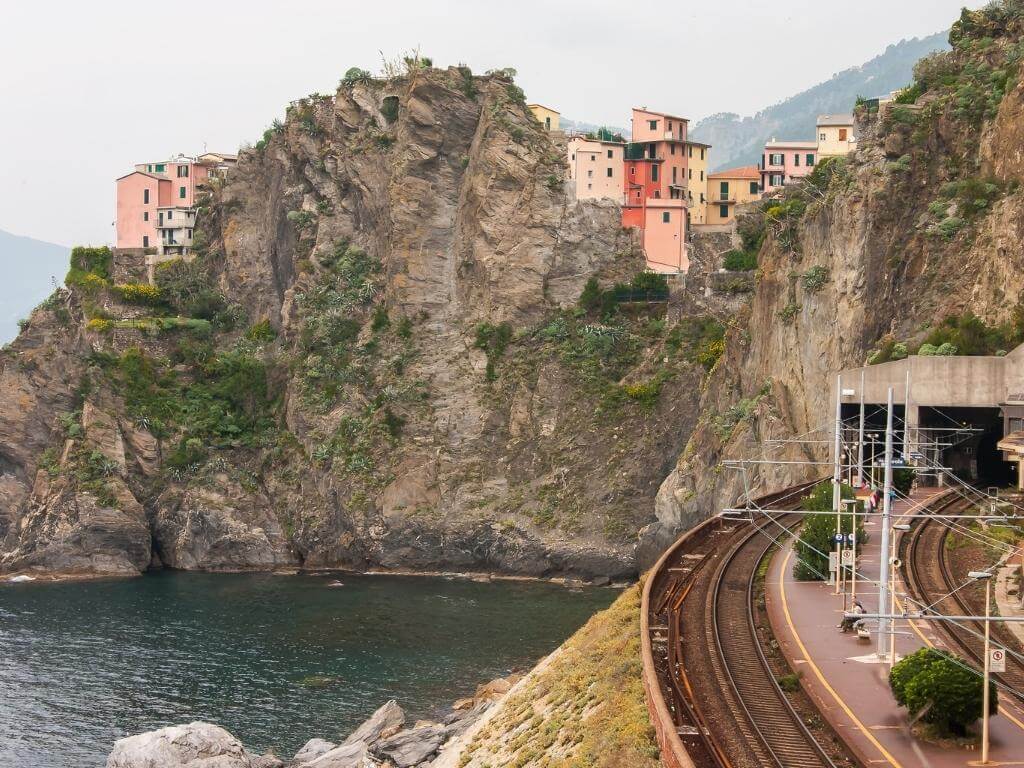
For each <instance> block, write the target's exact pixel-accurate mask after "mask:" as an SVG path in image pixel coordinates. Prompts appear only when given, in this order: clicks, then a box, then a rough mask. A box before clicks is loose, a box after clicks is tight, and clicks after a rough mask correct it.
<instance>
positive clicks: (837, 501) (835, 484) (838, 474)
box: [829, 376, 843, 595]
mask: <svg viewBox="0 0 1024 768" xmlns="http://www.w3.org/2000/svg"><path fill="white" fill-rule="evenodd" d="M842 429H843V377H842V376H836V424H835V431H836V434H835V443H834V445H833V446H832V509H833V510H834V511H835V513H836V534H839V533H840V532H841V531H842V530H843V527H842V518H841V515H842V511H841V506H842V496H843V465H842V459H841V457H840V451H841V450H842V440H843V434H842ZM834 538H835V539H836V542H835V544H836V570H835V576H833V577H832V578H834V579H835V585H836V589H835V594H837V595H838V594H839V573H840V568H841V567H842V566H841V564H840V557H841V554H842V553H841V552H840V546H841V544H840V541H839V538H838V536H836V537H834ZM829 571H830V573H829V575H830V576H831V575H832V571H831V569H829Z"/></svg>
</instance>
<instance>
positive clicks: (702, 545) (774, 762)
mask: <svg viewBox="0 0 1024 768" xmlns="http://www.w3.org/2000/svg"><path fill="white" fill-rule="evenodd" d="M812 485H814V483H808V484H804V485H801V486H796V487H793V488H790V489H787V490H786V491H783V492H781V493H778V494H774V495H772V496H769V497H765V498H762V499H759V500H758V504H759V505H760V506H762V507H768V508H771V507H773V506H774V507H776V508H779V507H780V506H784V505H785V504H786V503H792V499H794V498H799V496H800V495H802V494H803V493H805V492H806V491H807V489H808V488H810V487H811V486H812ZM798 523H799V517H798V516H795V515H793V516H789V517H788V518H785V517H782V518H776V519H775V520H774V522H773V521H772V520H770V519H768V518H767V517H766V518H764V519H762V520H759V521H758V522H757V523H755V524H752V523H739V522H735V523H733V522H728V523H727V522H726V521H719V522H718V523H709V524H705V525H704V526H702V527H701V528H700V529H698V530H697V531H695V532H694V533H693V534H692V535H691V536H689V537H687V539H686V541H685V546H677V547H676V548H675V549H674V551H671V553H670V555H669V556H667V557H666V558H665V559H664V560H663V562H662V564H661V567H660V568H659V569H658V570H657V572H656V573H655V574H654V575H653V576H652V578H653V579H655V583H654V584H653V586H652V590H651V595H652V599H651V600H650V603H649V606H648V610H649V617H648V628H649V631H650V633H651V642H652V647H653V648H654V649H655V653H654V661H655V667H656V669H657V671H658V678H659V684H660V686H661V691H662V694H663V695H664V697H665V701H666V702H668V704H669V711H670V712H671V715H672V718H673V723H674V728H675V732H676V734H678V737H679V739H680V741H681V742H682V744H683V745H684V746H685V748H686V752H687V754H688V755H689V757H690V760H691V764H692V765H694V766H720V767H721V768H766V767H767V766H779V767H780V768H781V767H783V766H784V767H785V768H834V766H835V764H834V763H833V761H832V760H831V758H830V757H829V756H828V754H827V753H826V752H825V751H824V750H823V749H822V748H821V747H820V746H819V744H818V742H817V741H816V739H815V737H814V735H813V734H812V733H811V731H810V730H809V729H808V728H807V726H806V725H805V724H804V722H803V721H802V720H801V718H800V716H799V714H798V713H797V712H796V711H795V710H794V708H793V706H792V704H791V703H790V700H789V699H788V698H787V696H786V695H785V693H784V692H783V691H782V690H781V688H780V687H779V685H778V682H777V681H776V677H775V673H774V672H773V670H772V668H771V666H770V665H769V662H768V660H767V659H766V658H765V655H764V652H763V650H762V645H761V638H760V637H759V635H758V629H757V625H756V622H755V616H754V608H753V606H754V598H755V595H754V590H755V585H756V581H757V573H758V568H759V566H760V564H761V562H762V560H763V559H764V557H765V556H766V554H767V553H768V552H769V550H770V549H771V548H772V546H773V545H774V543H775V541H776V540H777V539H778V538H779V536H780V534H782V533H784V532H785V531H786V530H788V529H789V528H791V527H793V526H795V525H797V524H798Z"/></svg>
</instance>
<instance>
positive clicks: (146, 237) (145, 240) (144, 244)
mask: <svg viewBox="0 0 1024 768" xmlns="http://www.w3.org/2000/svg"><path fill="white" fill-rule="evenodd" d="M142 247H143V248H149V235H143V236H142Z"/></svg>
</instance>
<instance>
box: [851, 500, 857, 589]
mask: <svg viewBox="0 0 1024 768" xmlns="http://www.w3.org/2000/svg"><path fill="white" fill-rule="evenodd" d="M855 509H856V507H855ZM852 519H853V562H852V563H851V564H850V599H851V600H852V601H853V602H854V604H856V602H857V516H856V515H854V516H853V518H852Z"/></svg>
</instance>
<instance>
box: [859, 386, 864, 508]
mask: <svg viewBox="0 0 1024 768" xmlns="http://www.w3.org/2000/svg"><path fill="white" fill-rule="evenodd" d="M857 485H859V486H861V487H862V488H863V487H864V371H863V370H861V372H860V426H859V427H858V429H857Z"/></svg>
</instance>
